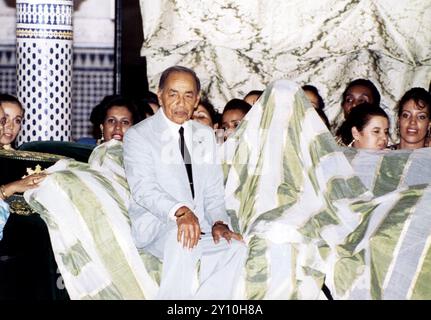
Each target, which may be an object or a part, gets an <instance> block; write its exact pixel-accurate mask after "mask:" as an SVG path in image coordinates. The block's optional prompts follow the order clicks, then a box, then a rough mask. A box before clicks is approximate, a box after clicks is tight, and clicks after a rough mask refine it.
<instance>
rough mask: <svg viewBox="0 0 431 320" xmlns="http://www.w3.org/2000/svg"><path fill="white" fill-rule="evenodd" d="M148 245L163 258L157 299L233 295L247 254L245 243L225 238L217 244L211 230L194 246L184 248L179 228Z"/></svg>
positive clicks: (212, 297) (218, 297) (226, 296)
mask: <svg viewBox="0 0 431 320" xmlns="http://www.w3.org/2000/svg"><path fill="white" fill-rule="evenodd" d="M161 248H163V253H162V252H161V250H160V249H161ZM146 249H148V251H150V252H151V253H152V254H155V255H156V256H159V258H161V259H162V260H163V270H162V278H161V283H160V289H159V292H158V295H157V297H156V299H166V300H171V299H176V300H181V299H188V300H191V299H200V300H209V299H223V300H229V299H232V298H233V296H234V292H235V289H236V285H237V283H238V280H239V279H240V274H241V273H242V272H244V271H243V269H244V265H245V260H246V256H247V246H246V245H245V244H244V243H242V242H240V241H237V240H232V241H231V243H230V244H229V243H228V242H227V241H226V240H225V239H224V238H223V239H221V240H220V242H219V243H218V244H215V243H214V240H213V238H212V235H211V234H205V235H202V236H201V240H199V242H198V245H197V246H196V247H194V248H193V249H191V250H190V249H184V248H183V247H182V244H181V243H179V242H177V229H176V228H173V229H170V230H169V231H167V232H166V233H165V235H163V236H161V237H159V239H157V242H156V243H153V244H152V245H150V246H149V247H148V248H146ZM161 254H162V256H161Z"/></svg>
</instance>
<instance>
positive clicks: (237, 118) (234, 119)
mask: <svg viewBox="0 0 431 320" xmlns="http://www.w3.org/2000/svg"><path fill="white" fill-rule="evenodd" d="M250 109H251V105H250V104H248V103H247V102H245V101H244V100H241V99H232V100H230V101H229V102H228V103H227V104H226V106H225V107H224V110H223V114H222V119H221V126H222V129H223V130H224V140H225V141H226V139H227V138H228V137H229V136H230V135H231V134H232V133H233V132H234V131H235V129H236V128H237V127H238V126H239V124H240V123H241V121H242V118H244V117H245V115H246V114H247V112H248V111H249V110H250Z"/></svg>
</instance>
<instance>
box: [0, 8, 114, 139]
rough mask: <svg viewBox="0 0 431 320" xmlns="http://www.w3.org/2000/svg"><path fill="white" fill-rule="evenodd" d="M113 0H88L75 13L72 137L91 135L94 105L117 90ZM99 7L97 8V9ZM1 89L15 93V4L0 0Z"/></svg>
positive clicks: (1, 90)
mask: <svg viewBox="0 0 431 320" xmlns="http://www.w3.org/2000/svg"><path fill="white" fill-rule="evenodd" d="M111 3H113V1H107V0H86V1H85V2H83V3H82V5H81V6H80V7H79V11H75V13H74V16H75V17H74V22H73V28H74V46H73V70H72V139H74V140H76V139H79V138H81V137H88V136H91V131H92V130H91V123H90V121H89V118H90V113H91V110H92V108H93V107H94V106H95V105H96V104H97V103H99V102H100V100H101V99H102V98H103V97H104V96H105V95H108V94H112V93H113V91H114V23H113V20H112V19H113V17H112V14H111V13H110V7H111V6H112V4H111ZM96 9H97V10H96ZM0 25H1V26H2V28H0V92H7V93H11V94H14V95H16V45H15V8H13V7H10V6H8V5H6V2H4V1H3V0H0Z"/></svg>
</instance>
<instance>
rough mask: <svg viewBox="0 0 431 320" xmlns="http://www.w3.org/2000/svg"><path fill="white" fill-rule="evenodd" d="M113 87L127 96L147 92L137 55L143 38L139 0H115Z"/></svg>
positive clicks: (142, 65)
mask: <svg viewBox="0 0 431 320" xmlns="http://www.w3.org/2000/svg"><path fill="white" fill-rule="evenodd" d="M116 9H117V10H116V23H115V28H116V30H115V52H116V64H115V72H114V73H115V75H114V76H115V81H114V90H115V92H116V93H120V94H122V95H124V96H128V97H130V98H142V97H143V96H144V95H145V94H146V93H147V92H148V80H147V64H146V59H145V57H141V56H140V50H141V46H142V43H143V41H144V31H143V27H142V17H141V10H140V6H139V0H116Z"/></svg>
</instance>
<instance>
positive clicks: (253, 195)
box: [25, 80, 431, 299]
mask: <svg viewBox="0 0 431 320" xmlns="http://www.w3.org/2000/svg"><path fill="white" fill-rule="evenodd" d="M220 152H221V158H222V161H223V168H224V170H225V186H226V188H225V198H226V206H227V209H228V212H229V214H230V216H231V218H232V225H233V226H234V228H236V229H237V230H239V231H240V232H241V233H242V234H243V236H244V239H245V241H246V243H247V245H248V247H249V254H248V258H247V261H246V263H245V265H244V272H243V273H242V274H240V275H238V277H239V279H240V283H239V285H238V290H237V295H236V296H235V298H238V299H320V298H322V293H321V290H320V288H321V286H322V284H323V283H324V282H325V283H326V285H327V286H328V287H329V288H330V290H331V292H332V295H333V297H334V298H335V299H430V298H431V281H430V280H431V279H430V277H431V251H430V243H431V242H430V234H431V215H429V214H428V208H431V193H430V187H429V182H430V181H431V168H429V167H430V166H429V165H428V164H429V163H430V160H431V151H430V150H429V149H428V148H427V149H421V150H417V151H413V152H410V151H403V150H399V151H390V150H388V151H375V152H372V151H358V150H354V149H350V148H340V147H339V146H337V145H336V143H335V140H334V138H333V136H332V135H331V133H330V132H329V131H328V130H327V129H326V127H325V125H324V124H323V123H322V122H321V120H320V117H319V116H318V115H317V113H316V112H315V110H314V108H313V107H312V106H311V105H310V104H309V102H308V100H306V98H305V96H304V94H303V92H302V90H300V88H299V86H298V85H296V84H294V83H293V82H290V81H285V80H281V81H277V82H274V83H273V84H271V85H270V86H269V87H268V88H267V90H266V91H265V93H264V95H263V97H262V98H261V99H260V100H259V102H258V103H257V104H255V106H254V107H253V108H252V110H250V112H249V113H248V114H247V116H246V118H245V119H244V121H243V122H242V124H241V126H240V127H239V128H238V130H237V131H236V133H235V134H234V135H233V136H232V137H231V138H230V139H228V141H226V142H225V144H224V145H223V146H222V147H221V149H220ZM49 171H50V172H51V175H50V176H49V177H48V178H47V179H45V181H44V182H42V185H41V186H40V187H39V188H38V189H35V190H31V191H27V192H26V193H25V197H26V200H27V201H28V202H29V203H30V205H31V206H32V207H33V208H34V209H36V210H37V211H38V212H39V213H40V214H41V216H42V218H43V219H44V220H45V221H46V222H47V225H48V228H49V232H50V236H51V242H52V246H53V250H54V254H55V257H56V261H57V264H58V266H59V269H60V272H61V274H62V276H63V278H64V282H65V285H66V288H67V290H68V292H69V295H70V297H71V298H72V299H151V298H153V297H154V296H155V293H156V292H157V287H158V283H159V279H160V270H161V263H160V261H158V260H157V259H155V258H154V257H152V256H151V255H149V254H146V253H143V252H141V253H139V252H138V250H137V249H136V248H135V246H134V244H133V240H132V238H131V234H130V227H129V219H128V217H127V205H128V199H129V191H128V188H127V184H126V180H125V177H124V170H123V168H122V149H121V143H118V142H115V141H112V142H108V143H105V144H103V145H101V146H99V147H98V148H97V149H95V151H94V153H93V155H92V157H91V158H90V165H87V164H82V163H79V162H74V161H66V160H61V161H59V162H58V163H57V164H56V165H55V166H53V167H51V168H50V169H49Z"/></svg>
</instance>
